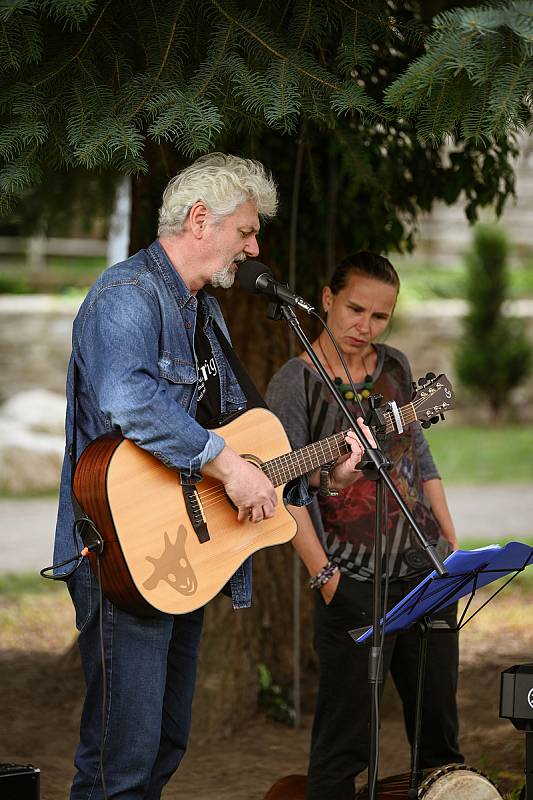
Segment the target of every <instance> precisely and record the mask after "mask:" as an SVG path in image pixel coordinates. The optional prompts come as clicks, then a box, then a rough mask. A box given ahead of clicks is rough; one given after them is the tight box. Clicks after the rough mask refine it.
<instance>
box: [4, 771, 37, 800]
mask: <svg viewBox="0 0 533 800" xmlns="http://www.w3.org/2000/svg"><path fill="white" fill-rule="evenodd" d="M40 777H41V771H40V770H39V769H35V767H32V766H31V764H26V765H24V766H22V765H21V764H0V798H1V800H39V784H40Z"/></svg>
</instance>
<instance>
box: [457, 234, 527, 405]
mask: <svg viewBox="0 0 533 800" xmlns="http://www.w3.org/2000/svg"><path fill="white" fill-rule="evenodd" d="M507 253H508V244H507V238H506V236H505V233H504V232H503V230H502V229H501V228H498V227H496V226H491V225H477V226H476V227H475V228H474V241H473V247H472V249H471V251H470V252H469V253H468V255H467V261H466V266H467V281H466V298H467V301H468V304H469V312H468V314H467V316H466V318H465V322H464V325H465V328H464V336H463V337H462V339H461V342H460V344H459V347H458V349H457V352H456V359H455V366H456V371H457V375H458V377H459V380H460V381H461V383H463V384H464V385H465V386H466V387H468V388H469V389H472V390H473V391H475V392H476V393H478V394H480V395H482V396H483V397H484V398H485V400H486V401H487V403H488V404H489V406H490V409H491V412H492V414H493V416H495V417H497V416H499V415H500V413H501V411H502V409H503V408H504V407H505V406H506V405H507V404H508V402H509V392H510V391H511V390H512V389H514V388H515V387H516V386H519V385H520V383H522V382H523V381H524V380H525V378H526V377H527V376H528V375H529V373H530V370H531V364H532V359H531V348H530V346H529V344H528V341H527V339H526V337H525V333H524V325H523V323H522V321H521V320H518V319H514V318H512V317H510V316H507V315H505V314H504V304H505V302H506V300H507V296H508V282H509V276H508V271H507Z"/></svg>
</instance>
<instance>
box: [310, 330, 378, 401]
mask: <svg viewBox="0 0 533 800" xmlns="http://www.w3.org/2000/svg"><path fill="white" fill-rule="evenodd" d="M318 346H319V347H320V352H321V353H322V355H323V356H324V360H325V362H326V364H327V366H328V369H329V371H330V373H331V375H335V373H334V371H333V369H332V367H331V364H330V363H329V358H328V357H327V355H326V353H325V351H324V348H323V347H322V342H321V341H320V336H319V337H318ZM361 361H362V362H363V367H364V368H365V371H366V375H365V379H364V381H363V388H362V389H361V391H360V392H357V394H358V396H359V400H366V399H367V397H369V396H370V392H371V390H372V386H373V385H374V381H373V380H372V375H371V374H370V373H369V371H368V367H367V366H366V361H365V357H364V356H363V355H361ZM334 383H335V385H336V387H337V389H338V390H339V392H340V393H341V394H342V396H343V397H344V399H345V400H348V401H352V400H354V399H355V397H354V393H353V390H352V387H351V386H350V384H349V383H343V380H342V378H334Z"/></svg>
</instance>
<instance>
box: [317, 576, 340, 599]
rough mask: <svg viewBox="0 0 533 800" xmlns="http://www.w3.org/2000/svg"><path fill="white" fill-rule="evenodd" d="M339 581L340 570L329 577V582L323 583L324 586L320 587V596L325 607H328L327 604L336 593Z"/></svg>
mask: <svg viewBox="0 0 533 800" xmlns="http://www.w3.org/2000/svg"><path fill="white" fill-rule="evenodd" d="M340 579H341V572H340V570H338V571H337V572H336V573H335V574H334V575H332V576H331V578H330V579H329V581H328V582H327V583H325V584H324V586H321V587H320V594H321V595H322V598H323V600H324V602H325V604H326V605H327V606H329V604H330V603H331V601H332V600H333V596H334V595H335V592H336V591H337V587H338V585H339V581H340Z"/></svg>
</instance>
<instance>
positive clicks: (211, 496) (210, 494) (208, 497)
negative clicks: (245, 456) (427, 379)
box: [198, 397, 427, 508]
mask: <svg viewBox="0 0 533 800" xmlns="http://www.w3.org/2000/svg"><path fill="white" fill-rule="evenodd" d="M426 401H427V397H426V398H419V399H418V400H414V401H411V403H406V408H405V411H403V410H400V414H401V417H402V421H403V422H404V424H407V425H409V424H410V423H411V422H414V421H415V420H416V419H417V415H416V413H415V414H414V415H413V418H412V419H409V417H410V415H411V414H413V412H412V411H410V410H409V406H412V407H413V409H415V410H416V409H417V408H419V407H420V406H421V405H423V404H424V403H425V402H426ZM388 424H389V425H390V424H392V425H393V423H392V420H389V423H388ZM392 430H394V425H393V427H392V428H391V429H388V425H387V433H390V432H391V431H392ZM343 433H344V431H342V432H341V433H339V434H334V436H333V437H331V438H332V439H335V440H336V439H337V438H338V437H339V436H341V435H342V434H343ZM328 438H329V437H328ZM335 444H336V445H337V446H339V445H340V444H342V443H341V442H337V441H335ZM328 446H329V447H331V445H328ZM302 449H303V448H302ZM322 449H323V447H322ZM295 452H299V451H294V450H293V451H292V452H291V453H286V454H284V456H279V458H284V457H286V458H290V457H291V456H293V453H295ZM303 458H305V456H303ZM272 460H273V461H275V460H276V459H272ZM285 466H287V465H285ZM281 469H283V466H282V467H281V468H280V471H281ZM225 494H226V490H225V489H224V487H223V485H222V484H220V485H219V486H214V487H212V488H211V489H206V490H205V491H203V492H198V497H199V498H200V499H201V500H202V501H204V507H205V508H208V507H209V506H210V505H215V504H216V503H218V502H221V500H222V499H223V497H222V496H223V495H225ZM219 497H220V500H219V499H216V498H219ZM210 501H214V502H210Z"/></svg>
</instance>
